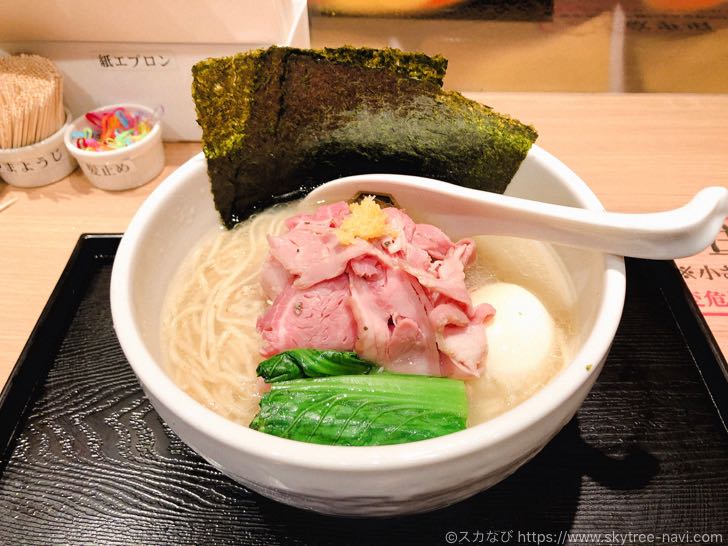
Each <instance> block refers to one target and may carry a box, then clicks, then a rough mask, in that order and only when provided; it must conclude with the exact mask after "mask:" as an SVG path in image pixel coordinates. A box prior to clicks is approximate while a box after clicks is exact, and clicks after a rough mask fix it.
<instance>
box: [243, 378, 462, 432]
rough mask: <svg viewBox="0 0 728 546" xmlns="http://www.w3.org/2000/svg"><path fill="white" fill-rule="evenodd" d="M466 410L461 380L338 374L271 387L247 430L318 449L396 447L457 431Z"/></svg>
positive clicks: (460, 426) (285, 382) (459, 428)
mask: <svg viewBox="0 0 728 546" xmlns="http://www.w3.org/2000/svg"><path fill="white" fill-rule="evenodd" d="M467 411H468V402H467V397H466V394H465V384H464V383H463V382H462V381H458V380H454V379H445V378H441V377H427V376H421V375H404V374H390V373H381V374H371V375H342V376H337V377H321V378H316V379H295V380H292V381H282V382H277V383H273V385H272V386H271V390H270V391H269V392H268V393H266V394H264V395H263V397H262V399H261V402H260V412H259V413H258V415H257V416H256V417H255V418H254V419H253V422H252V423H251V424H250V428H253V429H255V430H259V431H261V432H266V433H268V434H273V435H275V436H280V437H283V438H289V439H292V440H300V441H303V442H312V443H318V444H329V445H344V446H373V445H385V444H399V443H405V442H414V441H417V440H426V439H428V438H434V437H436V436H442V435H444V434H449V433H451V432H456V431H458V430H462V429H464V428H465V425H466V419H467Z"/></svg>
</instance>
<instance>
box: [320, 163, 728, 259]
mask: <svg viewBox="0 0 728 546" xmlns="http://www.w3.org/2000/svg"><path fill="white" fill-rule="evenodd" d="M361 193H364V194H367V193H374V194H379V195H391V196H393V197H394V199H395V200H396V205H397V206H398V207H400V208H402V209H404V210H410V211H413V212H415V213H416V212H419V211H422V213H426V215H427V221H428V222H429V223H432V224H434V225H436V226H438V227H439V228H440V229H442V230H443V231H444V232H445V233H447V234H448V235H450V237H451V238H453V239H459V238H461V237H467V236H473V235H512V236H515V237H523V238H526V239H538V240H541V241H548V242H552V243H560V244H564V245H569V246H577V247H584V248H592V249H595V250H599V251H602V252H606V253H608V254H617V255H620V256H632V257H635V258H648V259H653V260H666V259H674V258H683V257H685V256H692V255H693V254H697V253H698V252H700V251H702V250H703V249H705V248H706V247H707V246H708V245H710V244H711V243H712V242H713V240H714V239H715V237H716V235H717V233H718V232H719V230H720V229H721V226H722V225H723V221H724V219H725V218H726V216H728V189H727V188H723V187H710V188H705V189H703V190H701V191H700V192H698V194H697V195H696V196H695V197H693V199H692V200H691V201H690V202H689V203H688V204H687V205H685V206H683V207H680V208H678V209H675V210H670V211H665V212H653V213H647V214H626V213H619V212H606V211H593V210H586V209H580V208H575V207H567V206H563V205H552V204H549V203H542V202H539V201H531V200H528V199H521V198H518V197H511V196H508V195H498V194H495V193H489V192H484V191H479V190H472V189H469V188H463V187H460V186H456V185H454V184H448V183H447V182H441V181H439V180H433V179H431V178H421V177H417V176H404V175H393V174H385V175H383V174H367V175H359V176H349V177H347V178H340V179H338V180H333V181H331V182H327V183H326V184H323V185H321V186H319V187H318V188H316V189H315V190H313V191H312V192H311V193H310V194H309V195H308V196H307V197H306V200H307V201H311V202H314V203H318V202H323V201H325V202H329V203H331V202H334V201H342V200H343V201H348V200H349V199H351V198H353V197H355V196H357V195H358V194H361Z"/></svg>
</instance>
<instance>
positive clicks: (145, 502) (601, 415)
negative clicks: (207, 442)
mask: <svg viewBox="0 0 728 546" xmlns="http://www.w3.org/2000/svg"><path fill="white" fill-rule="evenodd" d="M118 240H119V238H118V236H96V235H87V236H84V237H82V238H81V240H80V241H79V244H78V246H77V247H76V250H75V251H74V253H73V255H72V257H71V259H70V261H69V263H68V266H67V267H66V270H65V271H64V273H63V275H62V277H61V279H60V281H59V283H58V285H57V287H56V289H55V291H54V292H53V295H52V296H51V298H50V301H49V302H48V305H47V306H46V308H45V310H44V311H43V314H42V316H41V318H40V320H39V322H38V325H37V326H36V328H35V330H34V331H33V334H32V335H31V338H30V340H29V341H28V344H27V345H26V347H25V349H24V351H23V353H22V355H21V357H20V360H19V361H18V364H17V366H16V367H15V369H14V370H13V373H12V377H11V380H10V382H9V383H8V384H7V386H6V387H5V389H4V390H3V392H2V394H1V395H0V416H1V419H0V448H2V449H3V450H4V454H3V458H2V466H0V472H2V474H1V475H0V543H2V544H29V543H40V544H57V543H79V542H87V543H94V544H114V543H132V544H161V543H170V544H183V543H184V544H189V543H195V544H200V543H243V544H266V545H268V544H337V545H338V544H366V545H371V544H389V543H391V544H398V545H401V544H447V543H455V544H471V543H474V544H492V543H495V542H496V541H503V542H510V543H513V544H515V543H518V542H520V543H537V542H540V543H541V544H545V543H562V544H563V543H570V544H591V543H596V542H598V541H601V542H602V543H612V544H614V543H622V541H623V539H624V542H626V543H649V542H653V543H672V544H675V543H679V544H694V543H713V544H717V543H722V541H724V540H725V541H728V434H726V426H725V422H726V421H725V417H726V416H728V411H727V409H728V383H726V380H725V377H724V375H723V371H722V368H721V366H722V365H723V364H724V360H723V357H722V356H721V354H720V352H719V351H718V350H717V348H716V344H715V341H714V340H713V338H712V337H711V335H710V333H709V331H708V330H707V328H706V326H705V323H704V321H703V319H702V317H701V316H700V314H699V313H698V311H697V308H696V307H695V305H694V304H693V302H692V299H691V298H690V297H689V293H688V291H687V289H686V287H685V285H684V282H683V280H682V278H681V277H680V275H679V273H678V271H677V269H676V268H675V265H674V264H673V263H672V262H648V261H639V260H628V262H627V265H628V287H629V288H628V296H627V303H626V307H625V312H624V317H623V320H622V324H621V326H620V329H619V331H618V333H617V337H616V339H615V342H614V346H613V348H612V351H611V353H610V356H609V359H608V362H607V364H606V366H605V369H604V371H603V373H602V374H601V377H600V378H599V380H598V381H597V383H596V385H595V387H594V389H593V390H592V392H591V393H590V395H589V396H588V398H587V399H586V401H585V403H584V405H583V406H582V408H581V410H580V411H579V413H578V414H577V416H576V417H575V418H574V419H573V420H572V421H571V422H570V423H569V424H568V425H567V426H566V427H565V428H564V429H563V430H562V431H561V433H559V434H558V436H557V437H556V438H554V440H553V441H551V443H549V445H548V446H547V447H546V448H545V449H544V450H543V451H542V452H541V453H540V454H539V455H538V456H537V457H536V458H534V459H533V461H531V462H530V463H528V464H527V465H526V466H524V467H523V468H522V469H521V470H519V471H518V472H516V473H515V474H514V475H513V476H511V477H510V478H508V479H507V480H506V481H504V482H502V483H500V484H499V485H497V486H495V487H494V488H492V489H490V490H489V491H487V492H484V493H481V494H479V495H477V496H475V497H473V498H472V499H469V500H467V501H464V502H461V503H459V504H457V505H455V506H453V507H450V508H447V509H443V510H439V511H436V512H432V513H430V514H423V515H418V516H409V517H402V518H393V519H380V520H372V519H343V518H333V517H327V516H320V515H317V514H313V513H309V512H305V511H302V510H297V509H295V508H290V507H287V506H284V505H281V504H278V503H276V502H273V501H270V500H267V499H265V498H263V497H261V496H259V495H257V494H255V493H252V492H250V491H248V490H247V489H245V488H244V487H242V486H240V485H238V484H236V483H235V482H233V481H232V480H230V479H228V478H226V477H224V476H222V475H221V474H220V473H219V472H217V471H216V470H215V469H213V468H212V467H210V466H209V465H208V464H207V463H206V462H204V461H203V460H202V459H201V458H200V457H198V456H197V455H196V454H195V453H193V452H192V451H191V450H190V449H189V448H187V446H185V445H184V444H183V443H182V442H181V441H180V440H179V439H178V438H177V437H176V436H175V435H174V433H172V432H171V431H170V430H169V429H168V428H167V427H166V426H165V424H164V423H162V421H160V419H159V417H158V416H157V414H156V413H155V411H154V410H153V409H152V407H151V405H150V404H149V402H148V401H147V400H146V399H145V398H144V395H143V394H142V391H141V389H140V387H139V386H138V384H137V381H136V379H135V377H134V375H133V373H132V371H131V369H130V367H129V365H128V364H127V362H126V359H125V358H124V355H123V353H122V351H121V349H120V348H119V345H118V343H117V341H116V337H115V335H114V331H113V328H112V324H111V316H110V313H109V301H108V300H109V298H108V286H109V277H110V272H111V263H112V260H113V256H114V253H115V251H116V246H117V244H118ZM453 533H454V534H453ZM494 533H497V534H494ZM519 533H520V534H519ZM581 533H592V534H593V535H592V536H580V534H581ZM629 533H631V535H629ZM639 533H644V535H643V537H642V538H640V535H639ZM650 533H652V535H649V534H650ZM650 536H652V540H650Z"/></svg>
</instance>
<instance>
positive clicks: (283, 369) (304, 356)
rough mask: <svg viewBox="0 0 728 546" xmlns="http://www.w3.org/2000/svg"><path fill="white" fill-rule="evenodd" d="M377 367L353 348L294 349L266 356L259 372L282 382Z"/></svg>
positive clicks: (364, 372)
mask: <svg viewBox="0 0 728 546" xmlns="http://www.w3.org/2000/svg"><path fill="white" fill-rule="evenodd" d="M376 369H377V365H376V364H374V363H372V362H367V361H366V360H362V359H361V358H359V356H358V355H357V354H356V353H352V352H347V351H320V350H318V349H292V350H290V351H285V352H283V353H279V354H277V355H275V356H272V357H270V358H269V359H268V360H264V361H263V362H261V363H260V364H259V365H258V369H257V372H258V375H259V376H260V377H262V378H263V379H265V381H266V383H278V382H280V381H289V380H291V379H299V378H303V377H328V376H332V375H358V374H366V373H369V372H371V371H372V370H376Z"/></svg>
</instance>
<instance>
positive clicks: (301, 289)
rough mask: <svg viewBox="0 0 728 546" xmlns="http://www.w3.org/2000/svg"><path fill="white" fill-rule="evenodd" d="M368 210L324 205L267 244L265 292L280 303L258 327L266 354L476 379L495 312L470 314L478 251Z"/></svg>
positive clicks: (388, 213) (397, 215)
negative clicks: (327, 355)
mask: <svg viewBox="0 0 728 546" xmlns="http://www.w3.org/2000/svg"><path fill="white" fill-rule="evenodd" d="M372 206H375V207H376V205H375V204H374V203H373V202H368V203H367V204H366V206H365V207H360V208H358V209H357V208H356V205H354V206H353V208H350V206H347V204H346V203H343V202H341V203H334V204H332V205H326V206H324V207H320V208H319V209H318V210H316V211H315V212H314V213H313V214H299V215H297V216H294V217H292V218H289V219H288V220H287V221H286V227H287V228H288V231H287V232H286V233H284V234H282V235H280V236H269V237H268V241H269V243H270V255H269V257H268V259H267V261H266V262H265V264H264V266H263V270H262V272H261V283H262V286H263V290H264V292H265V294H266V295H267V296H268V297H269V298H270V299H272V300H274V301H273V304H272V305H271V307H270V309H269V310H268V311H267V312H266V313H265V314H264V315H263V316H262V317H260V319H259V320H258V331H259V332H260V333H261V334H262V336H263V341H264V345H263V348H262V351H261V352H262V353H263V354H264V355H265V356H269V355H272V354H275V353H277V352H280V351H284V350H287V349H291V348H297V347H298V348H317V349H340V350H356V351H357V352H358V353H359V354H360V355H361V356H362V357H363V358H366V359H370V360H372V361H374V362H377V363H379V364H381V365H382V366H384V367H385V368H388V369H389V370H391V371H395V372H400V373H415V374H423V375H449V376H454V377H460V378H467V377H477V376H478V375H479V370H478V366H479V365H480V363H481V362H482V361H483V357H484V356H485V352H486V349H487V342H486V337H485V326H484V322H485V320H487V318H488V317H489V316H490V315H492V314H493V313H494V310H493V308H492V307H490V306H488V305H480V306H478V307H476V308H473V306H472V305H471V301H470V295H469V294H468V291H467V289H466V287H465V266H466V265H467V264H468V263H469V261H470V260H471V259H472V257H473V253H474V250H475V245H474V244H473V242H472V241H471V240H469V239H463V240H462V241H459V242H457V243H453V242H452V241H451V240H450V239H449V238H448V237H447V235H445V234H444V233H443V232H442V231H441V230H440V229H438V228H437V227H435V226H431V225H428V224H416V223H415V222H414V221H413V220H412V219H411V218H410V217H409V216H407V215H406V214H405V213H404V212H402V211H401V210H398V209H395V208H386V209H383V210H377V211H375V210H373V209H372ZM350 210H353V211H354V212H355V214H350V212H349V211H350ZM383 220H384V221H385V222H386V223H385V224H384V225H380V224H381V222H382V221H383ZM359 222H362V224H364V223H366V225H361V226H360V225H358V223H359ZM379 233H381V234H382V235H381V236H377V234H379ZM365 234H366V235H365Z"/></svg>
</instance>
